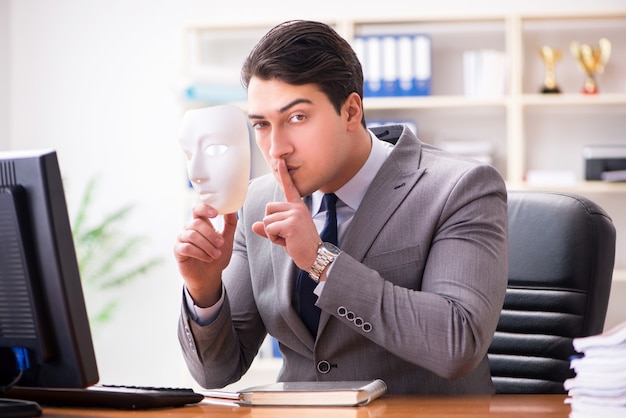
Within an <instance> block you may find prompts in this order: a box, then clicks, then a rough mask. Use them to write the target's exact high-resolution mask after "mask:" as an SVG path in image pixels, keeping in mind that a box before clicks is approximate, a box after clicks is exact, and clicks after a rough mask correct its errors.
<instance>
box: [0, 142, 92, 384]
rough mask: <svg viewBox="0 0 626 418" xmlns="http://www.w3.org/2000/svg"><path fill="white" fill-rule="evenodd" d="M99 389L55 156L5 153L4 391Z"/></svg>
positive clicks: (1, 160)
mask: <svg viewBox="0 0 626 418" xmlns="http://www.w3.org/2000/svg"><path fill="white" fill-rule="evenodd" d="M18 357H19V358H20V359H21V360H19V361H18V360H16V358H18ZM18 365H19V366H18ZM20 369H23V370H22V371H21V373H20ZM16 378H17V379H16ZM97 381H98V370H97V366H96V358H95V354H94V348H93V343H92V338H91V331H90V328H89V320H88V316H87V311H86V308H85V302H84V298H83V291H82V285H81V281H80V274H79V269H78V264H77V261H76V254H75V250H74V241H73V238H72V232H71V227H70V222H69V217H68V213H67V204H66V201H65V194H64V189H63V184H62V177H61V173H60V170H59V164H58V160H57V154H56V152H55V151H26V152H4V153H3V152H0V387H6V385H8V384H11V385H12V384H15V385H16V386H28V387H45V388H56V387H66V388H84V387H87V386H90V385H92V384H95V383H97ZM0 396H1V394H0Z"/></svg>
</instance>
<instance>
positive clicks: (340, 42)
mask: <svg viewBox="0 0 626 418" xmlns="http://www.w3.org/2000/svg"><path fill="white" fill-rule="evenodd" d="M252 77H258V78H260V79H262V80H273V79H277V80H280V81H283V82H285V83H287V84H292V85H303V84H309V83H313V84H316V85H317V86H319V88H320V89H321V91H322V92H324V93H325V94H326V96H328V99H329V100H330V102H331V103H332V104H333V106H334V107H335V109H336V110H337V113H339V112H340V109H341V105H342V104H343V103H344V102H345V100H346V98H347V97H348V96H349V95H350V94H351V93H353V92H355V93H357V94H358V95H359V96H360V97H361V99H363V70H362V68H361V63H360V62H359V59H358V57H357V56H356V53H355V52H354V50H353V49H352V47H351V46H350V44H349V43H348V42H347V41H346V40H345V39H344V38H342V37H341V36H340V35H339V34H338V33H337V32H336V31H335V30H334V29H333V28H332V27H330V26H328V25H326V24H324V23H320V22H313V21H306V20H291V21H287V22H284V23H281V24H279V25H277V26H275V27H274V28H272V29H271V30H270V31H269V32H267V33H266V34H265V36H263V38H261V40H260V41H259V42H258V43H257V44H256V46H255V47H254V48H253V49H252V51H251V52H250V55H248V58H246V60H245V62H244V64H243V68H242V70H241V82H242V84H243V86H244V87H245V88H248V84H249V83H250V79H251V78H252ZM362 123H363V125H364V126H365V119H364V118H363V120H362Z"/></svg>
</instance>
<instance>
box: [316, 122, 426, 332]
mask: <svg viewBox="0 0 626 418" xmlns="http://www.w3.org/2000/svg"><path fill="white" fill-rule="evenodd" d="M420 154H421V145H420V142H419V141H418V140H417V138H416V137H415V136H414V135H412V134H408V133H403V134H402V135H401V136H400V138H399V139H398V142H397V145H396V147H395V149H394V150H393V151H392V153H391V154H390V155H389V157H388V158H387V161H385V164H383V166H382V167H381V168H380V170H379V172H378V174H377V175H376V177H375V178H374V181H373V182H372V184H371V185H370V187H369V189H368V190H367V192H366V194H365V197H364V198H363V201H362V202H361V205H360V206H359V209H358V210H357V212H356V213H355V215H354V218H353V219H352V223H351V224H350V228H349V229H348V231H347V232H346V235H345V236H344V238H343V240H342V243H341V249H342V251H345V252H346V253H347V254H350V256H351V257H353V258H354V259H356V260H362V259H363V258H364V257H365V255H366V254H367V251H368V250H369V248H370V247H371V245H372V243H373V242H374V241H375V240H376V237H377V236H378V234H379V233H380V231H381V230H382V229H383V228H384V226H385V224H386V223H387V221H388V220H389V218H390V217H391V216H392V215H393V213H394V212H395V211H396V209H397V208H398V206H399V205H400V204H401V203H402V202H403V201H404V199H405V198H406V196H407V195H408V194H409V192H410V191H411V190H412V189H413V187H414V186H415V184H416V183H417V182H418V180H419V179H420V177H421V176H422V175H423V174H424V172H425V169H421V168H419V160H420ZM372 214H376V215H375V216H372ZM329 319H330V314H328V313H326V312H323V311H322V314H321V316H320V326H319V332H318V334H320V333H321V332H322V331H323V329H324V326H325V325H326V323H327V322H328V320H329Z"/></svg>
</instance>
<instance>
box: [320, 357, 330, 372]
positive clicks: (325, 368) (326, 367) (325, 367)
mask: <svg viewBox="0 0 626 418" xmlns="http://www.w3.org/2000/svg"><path fill="white" fill-rule="evenodd" d="M317 371H318V372H320V373H323V374H326V373H328V372H329V371H330V363H329V362H327V361H326V360H322V361H320V362H319V363H317Z"/></svg>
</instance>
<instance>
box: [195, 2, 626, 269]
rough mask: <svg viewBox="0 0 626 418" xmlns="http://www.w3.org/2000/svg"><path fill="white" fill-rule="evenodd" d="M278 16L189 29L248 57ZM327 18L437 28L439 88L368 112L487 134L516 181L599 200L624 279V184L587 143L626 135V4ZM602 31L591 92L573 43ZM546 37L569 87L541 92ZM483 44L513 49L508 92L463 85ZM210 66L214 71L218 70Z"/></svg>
mask: <svg viewBox="0 0 626 418" xmlns="http://www.w3.org/2000/svg"><path fill="white" fill-rule="evenodd" d="M275 23H277V22H268V23H267V24H259V25H256V26H255V27H253V28H251V27H241V26H240V25H236V24H233V25H223V26H222V27H214V26H213V27H204V26H202V25H190V27H189V28H187V32H188V34H191V36H192V37H193V36H195V37H196V39H200V38H198V34H201V36H202V37H205V38H206V37H209V39H211V37H213V39H219V40H220V42H218V43H213V44H211V45H212V46H215V45H218V44H222V45H224V48H226V49H227V52H228V62H229V63H233V62H237V63H239V64H240V63H241V62H242V61H243V59H244V58H245V56H246V55H247V53H248V52H249V49H250V48H245V49H240V50H237V48H235V46H237V45H239V46H241V45H244V44H246V45H253V44H254V43H255V42H256V41H257V40H258V39H259V37H260V35H261V34H262V33H264V32H265V31H266V30H267V29H269V28H271V27H272V26H273V25H274V24H275ZM328 23H329V24H332V25H333V26H334V27H335V28H336V29H337V30H338V32H339V33H340V34H342V35H343V36H344V37H345V38H346V39H348V40H352V39H354V37H355V36H357V35H369V34H380V33H393V34H399V33H427V34H429V35H430V36H431V39H432V69H433V71H432V91H431V95H430V96H425V97H424V96H421V97H384V98H383V97H366V98H365V100H364V107H365V111H366V117H367V118H368V119H411V120H415V121H416V124H417V129H418V136H419V137H420V138H421V139H422V140H423V141H425V142H429V143H433V144H435V145H437V144H438V143H440V142H441V141H446V140H455V141H477V140H480V141H489V142H490V143H491V144H492V145H493V150H494V155H493V164H494V166H495V167H496V168H497V169H498V170H499V171H500V172H501V173H502V174H503V176H504V177H505V178H506V180H507V183H508V186H509V188H510V189H533V190H560V191H569V192H574V193H579V194H582V195H587V196H589V197H591V198H592V199H594V200H597V201H599V202H600V203H601V204H602V205H603V206H605V208H606V209H607V211H608V212H609V214H610V215H611V216H612V218H613V220H614V222H615V224H616V227H617V229H618V242H617V256H616V273H615V279H616V280H620V281H623V280H625V278H626V238H624V237H623V236H622V235H625V236H626V211H624V210H623V208H624V207H626V184H625V183H611V184H608V183H604V182H599V181H594V182H591V181H585V180H584V160H583V156H582V148H583V147H584V146H586V145H607V144H611V145H614V144H620V145H626V13H622V14H616V13H613V14H595V15H593V14H584V15H583V14H549V15H518V14H516V15H483V16H449V17H445V18H442V17H441V16H433V17H428V16H420V15H417V14H416V15H415V16H410V15H404V16H398V17H397V18H393V19H389V18H384V19H383V18H381V19H364V20H360V19H354V20H349V19H346V20H340V21H335V22H328ZM194 34H195V35H194ZM242 37H243V38H245V39H243V40H242ZM601 37H606V38H608V39H609V40H610V41H611V43H612V54H611V57H610V59H609V61H608V64H607V66H606V68H605V72H604V74H601V75H599V76H598V84H599V90H600V93H599V94H597V95H584V94H582V93H581V91H582V86H583V82H584V78H585V77H584V74H583V73H582V72H581V71H580V70H579V68H578V66H577V64H576V61H575V60H574V58H573V57H572V56H571V54H570V51H569V45H570V42H571V41H574V40H576V41H578V42H581V43H589V44H592V45H595V44H597V42H598V40H599V39H600V38H601ZM228 39H230V40H231V41H228ZM543 45H548V46H550V47H552V48H557V49H560V50H562V53H563V58H562V59H561V60H560V61H558V62H557V64H556V81H557V84H558V85H559V87H560V88H561V92H562V93H561V94H540V93H539V91H540V89H541V86H542V83H543V77H544V74H545V71H544V64H543V62H542V60H541V58H540V56H539V52H538V51H539V48H541V47H542V46H543ZM481 49H494V50H498V51H502V52H504V54H505V56H506V60H507V69H508V71H507V77H506V86H505V92H504V94H503V95H502V96H501V97H488V98H475V97H471V98H470V97H466V96H465V95H464V85H463V80H464V77H463V53H464V52H465V51H467V50H481ZM237 54H238V55H237ZM191 55H193V56H195V57H197V54H195V55H194V54H190V56H191ZM235 56H236V57H237V58H236V59H233V57H235ZM189 63H190V67H189V68H188V70H189V74H194V73H195V74H197V73H198V71H200V72H202V70H201V68H202V65H206V64H210V65H209V66H207V67H206V68H208V69H209V70H210V71H215V70H216V69H215V68H216V67H215V64H219V62H217V63H216V62H205V63H198V59H195V60H191V59H190V60H189ZM192 64H193V65H192ZM198 64H200V65H199V66H198ZM192 67H193V68H192ZM235 67H236V68H235ZM239 67H240V65H237V66H233V67H231V68H232V69H233V71H236V74H235V77H238V71H239ZM224 69H225V68H222V69H221V70H224ZM205 76H206V77H208V78H210V72H207V73H205ZM205 104H206V103H205ZM240 104H241V105H242V106H245V105H244V104H243V103H240ZM529 170H561V171H568V172H571V173H573V174H574V177H575V178H576V181H575V182H573V183H571V184H563V185H554V184H545V185H541V184H529V183H527V182H526V178H527V173H528V171H529ZM605 202H606V204H605Z"/></svg>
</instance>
